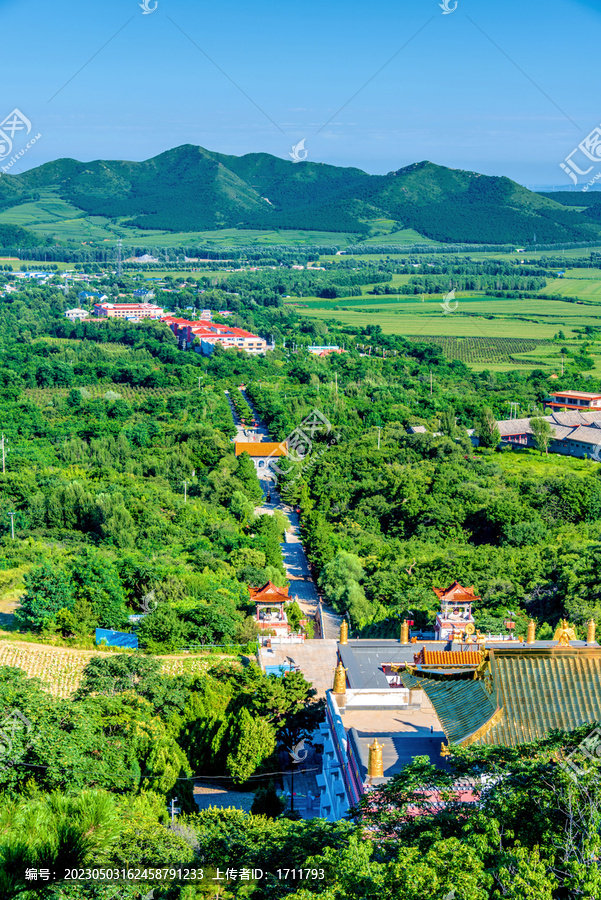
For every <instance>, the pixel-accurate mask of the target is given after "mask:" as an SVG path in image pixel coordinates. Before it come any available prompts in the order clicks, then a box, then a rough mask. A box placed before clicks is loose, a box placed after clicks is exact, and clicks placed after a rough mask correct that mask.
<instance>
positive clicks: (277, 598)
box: [249, 581, 290, 603]
mask: <svg viewBox="0 0 601 900" xmlns="http://www.w3.org/2000/svg"><path fill="white" fill-rule="evenodd" d="M249 591H250V598H251V600H255V601H256V602H257V603H285V602H286V601H287V600H289V599H290V598H289V597H288V588H287V587H285V588H279V587H276V586H275V584H273V582H271V581H268V582H267V584H264V585H263V587H261V588H249Z"/></svg>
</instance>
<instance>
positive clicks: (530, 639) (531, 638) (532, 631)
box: [526, 619, 536, 644]
mask: <svg viewBox="0 0 601 900" xmlns="http://www.w3.org/2000/svg"><path fill="white" fill-rule="evenodd" d="M535 640H536V622H535V621H534V619H530V621H529V622H528V634H527V636H526V643H527V644H533V643H534V642H535Z"/></svg>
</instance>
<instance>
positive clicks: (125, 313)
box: [94, 303, 165, 319]
mask: <svg viewBox="0 0 601 900" xmlns="http://www.w3.org/2000/svg"><path fill="white" fill-rule="evenodd" d="M94 315H95V316H98V318H100V319H160V318H162V316H164V315H165V310H164V309H163V307H162V306H156V304H154V303H95V304H94Z"/></svg>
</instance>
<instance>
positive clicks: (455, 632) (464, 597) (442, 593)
mask: <svg viewBox="0 0 601 900" xmlns="http://www.w3.org/2000/svg"><path fill="white" fill-rule="evenodd" d="M433 590H434V593H435V594H436V596H437V597H438V598H439V599H440V612H439V613H438V614H437V616H436V624H435V626H434V631H435V633H436V640H437V641H452V640H453V638H454V636H457V639H458V640H461V637H460V635H463V633H464V632H465V628H466V625H472V626H474V628H475V622H474V616H473V611H472V605H473V603H474V602H475V601H476V600H479V599H480V597H476V595H475V594H474V588H473V586H472V587H469V588H464V587H463V586H462V585H460V584H459V582H458V581H454V582H453V584H452V585H450V586H449V587H448V588H445V589H444V590H439V589H438V588H433Z"/></svg>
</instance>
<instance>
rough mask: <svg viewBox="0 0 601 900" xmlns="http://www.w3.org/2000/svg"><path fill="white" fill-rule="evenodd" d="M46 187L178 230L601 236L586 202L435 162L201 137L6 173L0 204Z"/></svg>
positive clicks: (94, 210) (126, 220) (555, 238)
mask: <svg viewBox="0 0 601 900" xmlns="http://www.w3.org/2000/svg"><path fill="white" fill-rule="evenodd" d="M40 191H44V192H46V193H48V192H50V194H51V195H53V196H55V197H57V198H60V199H61V200H63V201H65V202H68V203H70V204H71V205H72V206H74V207H76V208H77V209H78V210H81V211H82V212H83V213H84V214H85V215H87V216H103V217H105V218H108V219H110V220H113V221H115V222H119V223H120V224H122V225H127V226H134V227H136V228H141V229H146V230H154V229H160V230H163V231H170V232H174V233H177V232H191V231H205V230H218V229H223V228H244V229H251V230H267V229H303V230H310V231H322V232H328V231H330V232H348V233H354V234H357V235H358V236H359V237H364V236H368V235H370V234H373V233H378V232H377V230H376V229H377V227H378V223H380V226H381V223H382V222H388V223H389V227H390V228H391V229H392V228H396V229H398V230H400V229H403V228H411V229H413V230H414V231H416V232H418V233H419V234H421V235H423V236H424V237H427V238H431V239H433V240H437V241H441V242H443V243H444V242H451V243H456V242H462V243H499V244H502V243H511V242H515V243H533V242H534V243H536V242H539V243H561V242H570V241H595V240H598V239H601V221H600V220H599V215H598V213H597V210H596V209H594V208H593V207H591V206H590V205H587V204H584V203H583V204H582V206H581V207H579V206H576V205H574V203H573V202H572V203H570V204H568V203H567V202H563V196H559V195H557V196H558V199H557V200H556V199H554V198H550V197H546V196H544V195H542V194H537V193H534V192H532V191H530V190H528V189H527V188H525V187H523V186H522V185H519V184H518V183H517V182H514V181H512V180H511V179H509V178H507V177H506V176H491V175H482V174H480V173H478V172H469V171H464V170H462V169H451V168H448V167H446V166H440V165H437V164H435V163H432V162H430V161H428V160H422V161H420V162H416V163H411V164H410V165H408V166H404V167H401V168H399V169H397V170H393V171H391V172H388V173H387V174H386V175H369V174H368V173H367V172H364V171H363V170H361V169H358V168H356V167H352V166H350V167H342V166H333V165H330V164H327V163H319V162H312V161H309V160H305V161H303V162H301V163H296V164H295V163H293V162H292V161H290V160H284V159H281V158H279V157H275V156H271V155H270V154H268V153H248V154H245V155H243V156H232V155H227V154H223V153H217V152H213V151H211V150H207V149H206V148H204V147H199V146H196V145H194V144H183V145H181V146H179V147H175V148H173V149H171V150H166V151H163V152H162V153H160V154H158V155H157V156H154V157H152V158H150V159H148V160H144V161H141V162H135V161H127V160H101V159H99V160H92V161H90V162H79V161H78V160H74V159H70V158H63V159H58V160H53V161H51V162H48V163H44V164H43V165H41V166H38V167H37V168H35V169H31V170H29V171H27V172H24V173H22V174H19V175H6V176H4V177H3V178H2V179H0V212H5V211H7V210H11V209H18V207H19V206H21V205H22V204H24V203H26V202H30V201H31V199H32V198H35V197H36V195H38V194H39V192H40ZM560 200H561V201H562V202H559V201H560Z"/></svg>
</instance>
